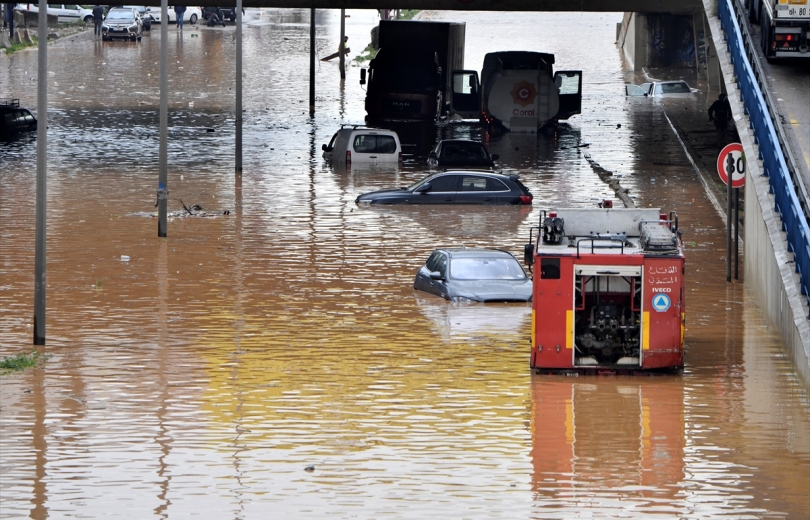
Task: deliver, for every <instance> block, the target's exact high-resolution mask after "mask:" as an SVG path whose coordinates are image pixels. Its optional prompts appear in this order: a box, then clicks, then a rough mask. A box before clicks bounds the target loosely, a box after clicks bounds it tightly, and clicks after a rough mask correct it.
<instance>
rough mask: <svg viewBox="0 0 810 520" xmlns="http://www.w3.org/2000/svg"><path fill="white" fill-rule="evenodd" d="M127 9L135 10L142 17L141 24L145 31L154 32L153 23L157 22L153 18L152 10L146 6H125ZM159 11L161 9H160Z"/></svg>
mask: <svg viewBox="0 0 810 520" xmlns="http://www.w3.org/2000/svg"><path fill="white" fill-rule="evenodd" d="M124 8H125V9H135V10H136V11H138V14H139V15H141V23H142V24H143V30H144V31H151V30H152V22H153V21H154V20H155V19H154V17H153V16H152V8H151V7H146V6H145V5H125V6H124ZM158 9H159V8H158Z"/></svg>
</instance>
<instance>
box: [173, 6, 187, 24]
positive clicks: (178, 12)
mask: <svg viewBox="0 0 810 520" xmlns="http://www.w3.org/2000/svg"><path fill="white" fill-rule="evenodd" d="M185 13H186V6H184V5H176V6H174V14H176V15H177V28H178V29H180V30H183V16H184V15H185Z"/></svg>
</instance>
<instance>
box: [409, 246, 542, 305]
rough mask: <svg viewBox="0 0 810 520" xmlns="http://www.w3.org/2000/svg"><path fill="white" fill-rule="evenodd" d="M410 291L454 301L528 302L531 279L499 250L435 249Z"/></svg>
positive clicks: (508, 254)
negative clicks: (413, 290)
mask: <svg viewBox="0 0 810 520" xmlns="http://www.w3.org/2000/svg"><path fill="white" fill-rule="evenodd" d="M413 288H414V289H416V290H417V291H425V292H427V293H430V294H435V295H436V296H441V297H442V298H444V299H446V300H451V301H454V302H465V303H466V302H528V301H531V300H532V280H531V278H529V277H528V276H527V275H526V271H524V270H523V266H521V265H520V262H518V260H517V259H516V258H515V257H514V256H513V255H512V254H511V253H509V252H508V251H502V250H500V249H466V248H460V249H436V250H435V251H433V253H432V254H431V255H430V257H428V259H427V261H426V262H425V265H423V266H422V267H420V268H419V271H417V272H416V278H415V279H414V281H413Z"/></svg>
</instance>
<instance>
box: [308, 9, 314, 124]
mask: <svg viewBox="0 0 810 520" xmlns="http://www.w3.org/2000/svg"><path fill="white" fill-rule="evenodd" d="M309 13H310V15H309V115H310V116H314V115H315V8H314V7H312V8H310V10H309Z"/></svg>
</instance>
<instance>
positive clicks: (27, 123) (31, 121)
mask: <svg viewBox="0 0 810 520" xmlns="http://www.w3.org/2000/svg"><path fill="white" fill-rule="evenodd" d="M36 130H37V118H35V117H34V116H33V115H32V114H31V112H30V111H29V110H28V109H27V108H22V107H21V106H20V100H19V99H9V100H7V101H0V139H11V138H14V137H16V136H18V135H19V134H21V133H23V132H35V131H36Z"/></svg>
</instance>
